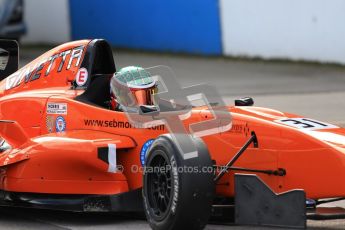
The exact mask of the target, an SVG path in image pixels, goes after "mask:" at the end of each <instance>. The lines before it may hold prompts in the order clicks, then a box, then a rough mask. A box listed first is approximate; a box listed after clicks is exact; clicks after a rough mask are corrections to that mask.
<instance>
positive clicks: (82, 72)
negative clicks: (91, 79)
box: [75, 68, 88, 86]
mask: <svg viewBox="0 0 345 230" xmlns="http://www.w3.org/2000/svg"><path fill="white" fill-rule="evenodd" d="M87 79H88V73H87V70H86V69H85V68H81V69H79V70H78V73H77V75H76V78H75V82H76V83H77V85H78V86H84V85H85V84H86V82H87Z"/></svg>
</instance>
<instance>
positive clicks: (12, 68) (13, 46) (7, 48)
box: [0, 39, 19, 81]
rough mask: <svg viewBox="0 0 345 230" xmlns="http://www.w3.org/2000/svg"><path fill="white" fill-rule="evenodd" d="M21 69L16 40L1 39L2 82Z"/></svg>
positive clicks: (0, 64)
mask: <svg viewBox="0 0 345 230" xmlns="http://www.w3.org/2000/svg"><path fill="white" fill-rule="evenodd" d="M18 67H19V46H18V43H17V42H16V41H15V40H4V39H0V81H2V80H3V79H5V78H6V77H7V76H9V75H11V74H12V73H14V72H16V71H17V70H18Z"/></svg>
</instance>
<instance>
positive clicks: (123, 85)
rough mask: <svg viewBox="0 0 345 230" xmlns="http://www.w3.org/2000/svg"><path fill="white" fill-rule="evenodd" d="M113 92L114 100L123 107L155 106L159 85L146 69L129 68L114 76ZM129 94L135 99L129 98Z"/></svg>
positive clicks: (122, 69)
mask: <svg viewBox="0 0 345 230" xmlns="http://www.w3.org/2000/svg"><path fill="white" fill-rule="evenodd" d="M111 90H112V93H113V94H114V99H115V100H116V101H117V103H120V104H122V105H125V106H133V105H153V104H154V102H153V94H155V93H157V84H156V82H155V80H154V79H153V78H152V77H151V74H150V73H149V72H148V71H147V70H145V69H144V68H142V67H138V66H127V67H124V68H121V69H120V70H119V71H118V72H116V73H115V74H114V76H113V79H112V81H111ZM129 93H130V94H131V95H133V97H131V96H129V95H128V94H129ZM133 100H135V101H133Z"/></svg>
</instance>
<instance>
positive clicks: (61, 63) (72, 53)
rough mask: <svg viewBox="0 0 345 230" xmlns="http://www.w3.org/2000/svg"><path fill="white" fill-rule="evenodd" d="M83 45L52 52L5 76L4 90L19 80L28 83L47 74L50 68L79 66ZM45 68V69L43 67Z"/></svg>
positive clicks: (13, 85) (67, 68)
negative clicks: (50, 54) (46, 56)
mask: <svg viewBox="0 0 345 230" xmlns="http://www.w3.org/2000/svg"><path fill="white" fill-rule="evenodd" d="M83 50H84V46H78V47H75V48H73V49H70V50H65V51H63V52H61V53H57V54H54V55H52V56H50V57H49V58H47V59H43V60H42V61H39V62H37V63H36V64H34V65H29V66H28V67H25V68H22V69H21V70H19V71H17V72H15V73H14V74H12V75H10V76H9V77H7V78H6V86H5V90H8V89H12V88H14V87H17V86H19V85H20V83H21V82H23V81H24V83H28V82H31V81H34V80H37V79H39V78H40V77H42V76H44V77H46V76H48V75H49V74H50V72H51V70H52V69H54V70H56V72H57V73H59V72H61V71H62V70H63V69H66V70H69V69H70V68H71V67H72V66H73V65H74V66H75V67H77V66H79V64H80V61H81V57H82V56H83ZM44 68H46V70H45V71H43V69H44Z"/></svg>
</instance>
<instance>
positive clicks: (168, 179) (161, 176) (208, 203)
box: [143, 135, 215, 230]
mask: <svg viewBox="0 0 345 230" xmlns="http://www.w3.org/2000/svg"><path fill="white" fill-rule="evenodd" d="M194 143H195V145H196V147H197V150H198V157H196V158H191V159H187V160H184V159H183V157H182V155H181V154H180V152H179V150H178V148H177V147H176V145H175V143H174V141H173V140H172V138H171V136H170V135H162V136H160V137H158V138H157V139H156V140H155V141H154V142H153V144H152V146H151V148H150V150H149V152H148V155H147V159H146V171H145V173H144V178H143V201H144V209H145V214H146V217H147V220H148V222H149V224H150V226H151V227H152V229H154V230H175V229H176V230H177V229H203V228H204V227H205V225H206V224H207V222H208V219H209V217H210V214H211V208H212V202H213V198H214V193H215V183H214V182H213V178H214V175H213V170H212V169H213V164H212V160H211V158H210V155H209V153H208V150H207V148H206V146H205V145H204V143H203V142H202V140H201V139H194ZM158 169H159V170H158Z"/></svg>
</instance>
